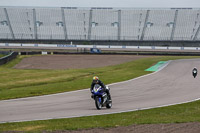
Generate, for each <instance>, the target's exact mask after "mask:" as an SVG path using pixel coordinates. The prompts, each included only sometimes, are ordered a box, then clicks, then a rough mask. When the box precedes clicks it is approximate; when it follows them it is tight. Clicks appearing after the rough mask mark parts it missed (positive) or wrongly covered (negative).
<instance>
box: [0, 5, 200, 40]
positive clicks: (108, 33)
mask: <svg viewBox="0 0 200 133" xmlns="http://www.w3.org/2000/svg"><path fill="white" fill-rule="evenodd" d="M199 32H200V9H197V8H194V9H192V8H185V9H184V8H166V9H165V8H164V9H153V8H152V9H150V8H149V9H144V8H141V9H138V8H135V9H134V8H132V9H131V8H121V9H120V8H76V7H74V8H72V7H71V8H70V7H61V8H58V7H57V8H42V7H0V39H13V40H15V39H18V40H20V39H21V40H29V39H31V40H118V41H119V40H122V41H124V40H125V41H131V40H135V41H140V40H141V41H142V40H144V41H147V40H161V41H180V40H183V41H185V40H187V41H197V40H200V33H199Z"/></svg>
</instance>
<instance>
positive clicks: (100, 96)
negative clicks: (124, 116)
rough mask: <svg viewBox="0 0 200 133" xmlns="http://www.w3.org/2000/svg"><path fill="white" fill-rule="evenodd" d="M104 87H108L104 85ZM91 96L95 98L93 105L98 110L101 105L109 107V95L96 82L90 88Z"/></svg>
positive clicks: (110, 101) (110, 102)
mask: <svg viewBox="0 0 200 133" xmlns="http://www.w3.org/2000/svg"><path fill="white" fill-rule="evenodd" d="M106 89H110V88H109V87H107V86H106ZM92 95H93V96H92V97H93V99H94V100H95V105H96V108H97V109H98V110H100V109H101V108H102V107H106V108H111V107H112V100H111V96H108V95H107V93H106V92H103V90H102V87H101V86H100V85H98V84H96V85H95V86H94V88H93V90H92Z"/></svg>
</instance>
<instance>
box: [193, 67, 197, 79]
mask: <svg viewBox="0 0 200 133" xmlns="http://www.w3.org/2000/svg"><path fill="white" fill-rule="evenodd" d="M192 75H193V77H194V78H196V76H197V68H196V67H195V68H194V69H193V70H192Z"/></svg>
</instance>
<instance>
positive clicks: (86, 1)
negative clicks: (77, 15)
mask: <svg viewBox="0 0 200 133" xmlns="http://www.w3.org/2000/svg"><path fill="white" fill-rule="evenodd" d="M0 6H40V7H156V8H160V7H161V8H162V7H197V8H199V7H200V0H0Z"/></svg>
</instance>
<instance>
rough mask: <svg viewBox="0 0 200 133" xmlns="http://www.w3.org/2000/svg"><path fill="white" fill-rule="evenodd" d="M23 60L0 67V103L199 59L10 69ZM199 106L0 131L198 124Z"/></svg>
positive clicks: (13, 126)
mask: <svg viewBox="0 0 200 133" xmlns="http://www.w3.org/2000/svg"><path fill="white" fill-rule="evenodd" d="M25 57H27V56H18V58H17V59H15V60H14V61H12V62H10V63H8V64H6V65H3V66H1V67H0V72H1V75H0V78H1V81H0V92H1V93H0V99H1V100H3V99H11V98H19V97H29V96H38V95H45V94H53V93H59V92H66V91H73V90H78V89H84V88H89V87H90V83H91V79H92V77H93V76H94V75H98V76H99V77H101V79H102V81H103V82H104V83H105V84H109V83H114V82H119V81H124V80H128V79H132V78H136V77H138V76H142V75H145V74H148V73H150V72H147V71H144V70H145V69H147V68H149V67H150V66H152V65H154V64H156V63H157V62H158V61H167V60H174V59H183V58H184V59H186V58H199V57H188V56H187V57H183V56H178V57H175V56H154V57H148V58H143V59H139V60H135V61H132V62H128V63H124V64H120V65H115V66H108V67H103V68H90V69H76V70H75V69H71V70H70V69H69V70H18V69H13V68H12V67H13V66H14V65H15V64H16V63H18V62H19V61H20V60H21V59H22V58H25ZM113 77H114V78H113ZM199 104H200V101H196V102H192V103H187V104H181V105H174V106H169V107H162V108H156V109H149V110H143V111H135V112H128V113H118V114H110V115H102V116H90V117H80V118H68V119H55V120H44V121H32V122H17V123H5V124H0V131H26V132H29V131H30V132H41V131H44V130H46V131H54V130H76V129H87V128H95V127H104V128H106V127H116V126H128V125H131V124H144V123H179V122H194V121H198V122H200V107H199V106H198V105H199Z"/></svg>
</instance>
